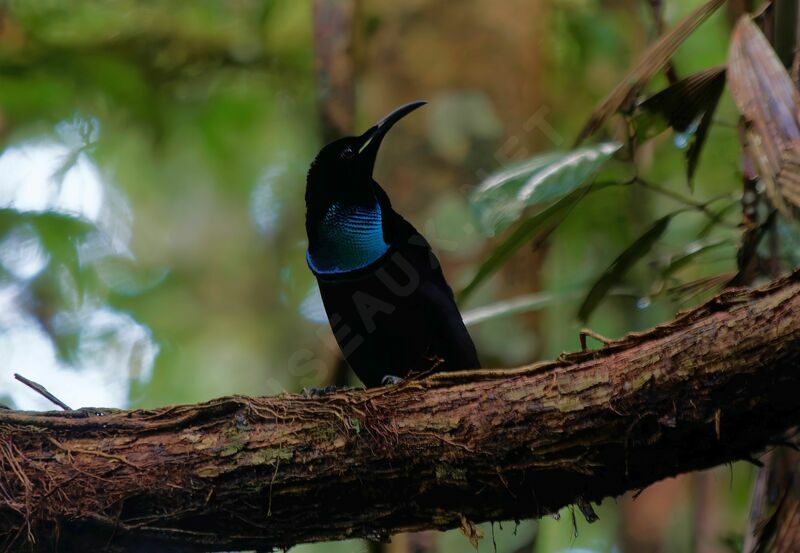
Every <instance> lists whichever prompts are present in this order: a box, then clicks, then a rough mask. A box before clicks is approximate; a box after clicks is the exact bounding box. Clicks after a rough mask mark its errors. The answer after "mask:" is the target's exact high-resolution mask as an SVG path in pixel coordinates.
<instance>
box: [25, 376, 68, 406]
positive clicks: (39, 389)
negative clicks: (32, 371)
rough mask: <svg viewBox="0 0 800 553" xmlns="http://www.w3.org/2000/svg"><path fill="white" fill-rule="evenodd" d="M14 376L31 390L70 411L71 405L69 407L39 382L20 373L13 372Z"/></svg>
mask: <svg viewBox="0 0 800 553" xmlns="http://www.w3.org/2000/svg"><path fill="white" fill-rule="evenodd" d="M14 378H16V379H17V380H19V381H20V382H22V383H23V384H25V385H26V386H27V387H28V388H30V389H32V390H33V391H35V392H38V393H39V394H41V395H43V396H44V397H46V398H47V399H49V400H50V401H52V402H53V403H55V404H56V405H58V406H59V407H61V408H62V409H63V410H64V411H72V407H70V406H69V405H67V404H66V403H64V402H63V401H61V400H60V399H58V398H57V397H56V396H54V395H53V394H51V393H50V392H48V391H47V389H46V388H45V387H44V386H42V385H41V384H37V383H36V382H34V381H33V380H28V379H27V378H25V377H24V376H22V375H21V374H17V373H14Z"/></svg>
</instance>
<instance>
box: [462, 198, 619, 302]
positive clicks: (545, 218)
mask: <svg viewBox="0 0 800 553" xmlns="http://www.w3.org/2000/svg"><path fill="white" fill-rule="evenodd" d="M613 184H615V183H602V184H593V185H591V186H589V187H582V188H578V189H577V190H574V191H573V192H571V193H570V194H567V195H566V196H564V197H563V198H561V199H560V200H558V201H557V202H555V203H554V204H551V205H549V206H548V207H546V208H545V209H543V210H542V211H539V212H538V213H536V214H535V215H533V216H531V217H529V218H528V219H526V220H524V221H523V222H522V223H520V224H519V225H518V226H517V228H516V229H514V231H513V232H512V233H511V234H509V235H508V237H507V238H506V239H505V240H504V241H503V242H502V243H501V244H500V245H499V246H497V247H496V248H495V249H494V251H492V253H491V255H490V256H489V258H488V259H487V260H486V261H484V262H483V263H481V266H480V267H478V271H477V272H476V273H475V276H474V277H472V280H471V281H470V282H469V284H467V285H466V286H465V287H464V289H463V290H461V292H460V293H459V294H458V299H459V301H465V300H466V299H467V298H468V297H469V296H470V295H471V294H472V293H473V292H474V291H475V290H476V289H477V288H478V286H480V285H481V284H482V283H483V282H484V281H485V280H486V279H488V278H489V277H490V276H492V275H493V274H494V273H495V271H497V270H498V269H499V268H500V267H502V266H503V264H504V263H505V262H506V261H507V260H508V258H509V257H511V255H512V254H513V253H514V252H515V251H517V250H518V249H519V248H520V247H522V246H523V245H524V244H526V243H527V242H528V241H529V240H531V239H532V238H533V237H534V236H535V235H536V233H538V232H539V231H540V230H542V229H543V228H544V227H545V225H546V224H548V223H549V222H550V221H552V220H553V219H554V218H555V217H556V216H557V215H561V214H566V213H567V212H568V211H569V210H570V209H572V207H574V206H575V204H577V203H578V201H580V200H581V198H583V196H584V195H586V194H587V193H588V192H590V191H592V190H600V189H601V188H605V187H607V186H611V185H613Z"/></svg>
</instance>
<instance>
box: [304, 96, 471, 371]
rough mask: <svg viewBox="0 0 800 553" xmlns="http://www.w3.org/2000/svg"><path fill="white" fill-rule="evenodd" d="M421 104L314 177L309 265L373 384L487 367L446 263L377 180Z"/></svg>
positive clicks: (309, 189)
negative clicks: (388, 151) (381, 152)
mask: <svg viewBox="0 0 800 553" xmlns="http://www.w3.org/2000/svg"><path fill="white" fill-rule="evenodd" d="M422 104H424V102H414V103H412V104H407V105H405V106H402V107H400V108H398V109H396V110H395V111H393V112H392V113H390V114H389V115H387V116H386V117H385V118H384V119H383V120H381V121H380V122H379V123H378V124H377V125H375V126H374V127H372V128H371V129H369V130H368V131H367V132H366V133H364V134H363V135H361V136H358V137H346V138H342V139H339V140H336V141H334V142H332V143H330V144H328V145H327V146H325V147H324V148H323V149H322V150H321V151H320V153H319V154H318V155H317V157H316V159H315V160H314V162H313V163H312V164H311V168H310V169H309V172H308V179H307V183H306V232H307V234H308V252H307V256H306V257H307V260H308V265H309V267H310V268H311V271H312V272H313V273H314V275H315V276H316V278H317V282H318V284H319V290H320V293H321V295H322V301H323V303H324V305H325V311H326V313H327V315H328V320H329V322H330V324H331V329H332V330H333V333H334V336H335V337H336V341H337V342H338V344H339V347H340V348H341V350H342V353H343V355H344V357H345V359H346V360H347V362H348V363H349V365H350V366H351V367H352V368H353V370H354V371H355V373H356V375H358V377H359V378H360V379H361V381H362V382H364V384H366V385H367V386H377V385H379V384H381V382H382V381H383V379H384V378H385V377H387V376H389V377H391V376H393V377H399V378H405V377H406V376H408V375H409V374H410V373H412V372H417V371H419V372H422V371H426V370H429V369H434V370H436V371H441V370H461V369H470V368H477V367H479V366H480V363H479V361H478V356H477V353H476V351H475V346H474V344H473V343H472V339H471V338H470V336H469V334H468V333H467V329H466V328H465V326H464V322H463V321H462V319H461V313H459V311H458V307H456V304H455V300H454V299H453V292H452V291H451V289H450V286H449V285H448V284H447V281H446V280H445V278H444V275H443V274H442V269H441V267H440V265H439V260H438V259H437V258H436V256H435V255H434V253H433V251H432V250H431V247H430V245H429V244H428V242H427V241H426V240H425V238H423V237H422V235H421V234H420V233H419V232H417V230H416V229H415V228H414V227H413V226H412V225H411V223H409V222H408V221H406V220H405V219H404V218H403V217H402V216H401V215H400V214H398V213H397V212H396V211H394V209H392V204H391V202H390V201H389V197H388V196H387V195H386V192H385V191H384V190H383V189H382V188H381V187H380V185H379V184H378V183H377V182H375V180H374V179H373V178H372V170H373V167H374V164H375V158H376V156H377V153H378V148H379V147H380V143H381V140H382V139H383V137H384V135H385V134H386V132H387V131H388V130H389V129H390V128H391V126H392V125H393V124H394V123H396V122H397V121H398V120H399V119H400V118H402V117H403V116H404V115H406V114H408V113H410V112H411V111H413V110H414V109H416V108H417V107H419V106H421V105H422Z"/></svg>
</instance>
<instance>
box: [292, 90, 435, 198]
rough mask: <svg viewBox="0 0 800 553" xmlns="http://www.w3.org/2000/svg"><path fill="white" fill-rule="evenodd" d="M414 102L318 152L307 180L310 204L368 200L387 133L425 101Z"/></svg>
mask: <svg viewBox="0 0 800 553" xmlns="http://www.w3.org/2000/svg"><path fill="white" fill-rule="evenodd" d="M424 104H425V102H422V101H420V102H411V103H410V104H406V105H404V106H400V107H399V108H397V109H395V110H394V111H392V112H391V113H390V114H388V115H387V116H386V117H384V118H383V119H381V120H380V121H378V123H377V124H376V125H374V126H373V127H371V128H370V129H368V130H367V132H365V133H364V134H362V135H361V136H346V137H344V138H340V139H338V140H334V141H333V142H331V143H330V144H328V145H326V146H325V147H324V148H322V150H320V152H319V153H318V154H317V157H316V158H315V159H314V161H313V162H312V163H311V168H310V169H309V171H308V178H307V181H306V206H307V207H308V208H309V209H311V208H313V207H315V206H318V207H320V208H323V209H324V207H326V206H327V205H328V204H330V203H331V202H334V201H345V202H347V201H353V202H358V201H361V200H366V199H367V198H365V197H364V195H365V194H370V195H371V194H372V186H371V185H372V182H373V181H372V170H373V169H374V167H375V159H376V158H377V156H378V149H379V148H380V145H381V141H383V138H384V136H386V133H387V132H388V131H389V129H391V128H392V126H393V125H394V124H395V123H397V122H398V121H399V120H400V119H402V118H403V117H405V116H406V115H408V114H409V113H411V112H412V111H414V110H415V109H417V108H418V107H420V106H422V105H424Z"/></svg>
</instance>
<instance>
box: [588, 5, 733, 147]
mask: <svg viewBox="0 0 800 553" xmlns="http://www.w3.org/2000/svg"><path fill="white" fill-rule="evenodd" d="M724 3H725V0H709V1H708V2H706V3H705V4H703V5H702V6H700V7H699V8H697V9H696V10H694V11H693V12H692V13H690V14H689V15H687V16H686V17H684V18H683V19H682V20H681V21H680V23H678V24H677V25H676V26H675V27H674V28H673V29H672V30H671V31H669V32H668V33H667V34H665V35H663V36H661V38H659V39H658V41H656V42H655V43H654V44H653V45H652V46H650V48H648V49H647V51H646V52H645V53H644V55H643V56H642V57H641V59H640V60H639V62H638V63H637V64H636V65H635V66H634V67H633V69H631V70H630V72H628V74H627V75H626V76H625V78H624V79H622V81H621V82H620V83H619V84H618V85H617V86H616V87H615V88H614V90H612V91H611V93H610V94H609V95H608V96H606V98H605V99H604V100H603V101H602V102H601V103H600V104H599V105H598V106H597V107H596V108H595V109H594V111H593V112H592V115H591V116H590V117H589V121H587V122H586V125H585V126H584V127H583V130H582V131H581V132H580V134H579V135H578V140H577V143H580V142H582V141H583V140H584V139H585V138H587V137H588V136H590V135H591V134H593V133H594V132H595V131H596V130H597V129H598V128H599V127H600V125H602V124H603V122H604V121H605V120H606V119H608V118H609V117H611V116H612V115H613V114H614V113H616V112H618V111H620V110H621V109H624V108H626V107H628V108H629V107H631V106H632V104H633V102H634V101H635V100H636V97H637V96H638V95H639V93H640V92H641V90H642V88H644V85H645V84H647V81H649V80H650V78H651V77H652V76H653V75H655V74H656V73H657V72H659V71H660V70H661V69H663V68H664V67H665V66H666V65H667V64H668V63H669V60H670V58H671V57H672V55H673V54H674V53H675V51H676V50H677V49H678V47H679V46H680V45H681V44H682V43H683V41H684V40H686V38H687V37H689V35H691V34H692V33H693V32H694V31H695V29H697V27H699V26H700V25H701V24H702V23H703V22H704V21H705V20H706V19H708V17H709V16H710V15H711V14H712V13H714V12H715V11H717V9H718V8H719V7H720V6H722V4H724Z"/></svg>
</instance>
